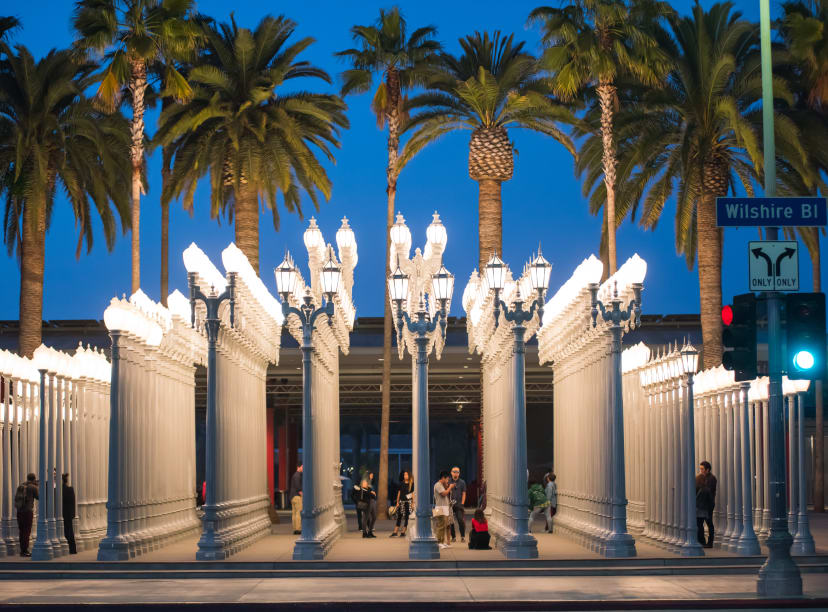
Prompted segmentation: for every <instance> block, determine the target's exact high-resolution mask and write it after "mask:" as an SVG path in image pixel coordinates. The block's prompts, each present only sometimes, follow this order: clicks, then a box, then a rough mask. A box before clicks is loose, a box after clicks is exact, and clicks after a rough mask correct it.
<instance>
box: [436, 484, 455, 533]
mask: <svg viewBox="0 0 828 612" xmlns="http://www.w3.org/2000/svg"><path fill="white" fill-rule="evenodd" d="M453 489H454V484H453V483H449V473H448V472H447V471H445V470H443V471H442V472H440V480H438V481H437V482H436V483H434V519H435V521H436V523H437V525H436V529H435V531H436V533H435V534H434V535H435V536H436V538H437V543H438V545H439V546H440V548H448V546H449V545H448V543H447V542H446V540H447V539H448V521H449V513H450V512H451V509H450V508H451V502H450V500H449V497H450V495H451V492H452V490H453Z"/></svg>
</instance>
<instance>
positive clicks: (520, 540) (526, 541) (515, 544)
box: [496, 534, 538, 559]
mask: <svg viewBox="0 0 828 612" xmlns="http://www.w3.org/2000/svg"><path fill="white" fill-rule="evenodd" d="M496 545H497V548H498V549H499V550H500V552H501V553H503V556H504V557H506V558H507V559H537V558H538V541H537V540H536V539H535V538H534V536H531V535H528V534H523V535H513V536H511V537H510V536H506V537H499V538H497V542H496Z"/></svg>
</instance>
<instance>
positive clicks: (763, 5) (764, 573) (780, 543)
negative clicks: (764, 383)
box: [756, 0, 802, 597]
mask: <svg viewBox="0 0 828 612" xmlns="http://www.w3.org/2000/svg"><path fill="white" fill-rule="evenodd" d="M759 31H760V37H761V53H762V130H763V142H764V151H763V153H764V158H765V159H764V163H765V197H773V196H775V195H776V145H775V142H774V130H773V71H772V69H771V36H770V0H759ZM766 234H767V235H766V237H765V239H766V240H778V239H779V228H778V227H768V228H767V230H766ZM781 297H782V296H781V294H780V293H779V292H776V291H774V292H771V293H768V294H767V305H768V366H769V372H768V375H769V379H770V384H769V389H768V412H769V414H768V416H769V421H770V427H769V440H768V441H769V445H768V446H769V448H768V459H769V461H768V463H769V467H770V473H769V486H770V514H771V526H770V533H769V534H768V539H767V540H766V542H765V545H766V546H767V547H768V557H767V559H766V560H765V564H764V565H763V566H762V567H761V568H760V569H759V579H758V581H757V585H756V589H757V592H758V594H759V595H761V596H763V597H790V596H797V595H802V576H800V574H799V568H798V567H797V566H796V563H794V560H793V558H792V557H791V544H792V543H793V538H792V537H791V534H790V533H788V517H787V513H786V499H787V494H786V489H785V438H784V432H785V419H784V408H783V396H782V361H783V358H782V316H781V312H780V310H781V303H782V300H781Z"/></svg>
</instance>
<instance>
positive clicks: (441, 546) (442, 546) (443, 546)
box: [437, 543, 449, 548]
mask: <svg viewBox="0 0 828 612" xmlns="http://www.w3.org/2000/svg"><path fill="white" fill-rule="evenodd" d="M437 546H439V547H440V548H448V547H449V545H448V544H442V543H441V544H438V545H437Z"/></svg>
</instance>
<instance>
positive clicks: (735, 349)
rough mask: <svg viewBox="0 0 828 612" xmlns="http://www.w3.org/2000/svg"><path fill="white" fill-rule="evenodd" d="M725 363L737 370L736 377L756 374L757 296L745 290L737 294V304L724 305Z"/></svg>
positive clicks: (749, 377) (740, 379)
mask: <svg viewBox="0 0 828 612" xmlns="http://www.w3.org/2000/svg"><path fill="white" fill-rule="evenodd" d="M722 323H724V331H723V332H722V346H723V347H724V349H725V352H724V353H723V354H722V365H724V367H725V369H726V370H733V371H735V372H736V381H742V380H753V379H754V378H756V296H754V295H753V294H752V293H745V294H742V295H736V296H734V297H733V304H732V305H727V306H725V307H724V308H722Z"/></svg>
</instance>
